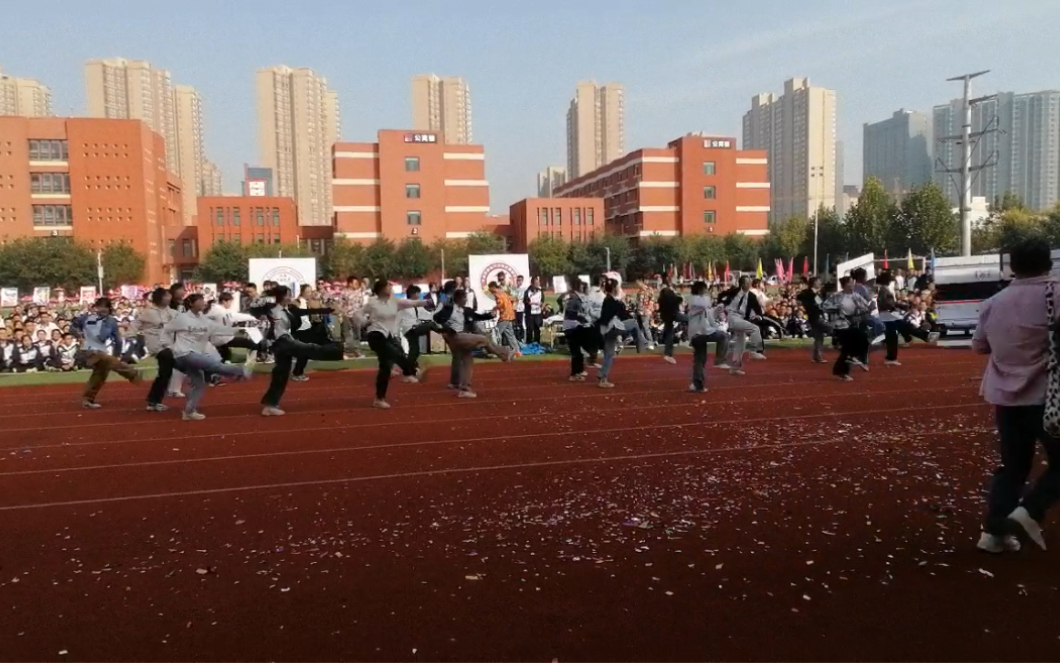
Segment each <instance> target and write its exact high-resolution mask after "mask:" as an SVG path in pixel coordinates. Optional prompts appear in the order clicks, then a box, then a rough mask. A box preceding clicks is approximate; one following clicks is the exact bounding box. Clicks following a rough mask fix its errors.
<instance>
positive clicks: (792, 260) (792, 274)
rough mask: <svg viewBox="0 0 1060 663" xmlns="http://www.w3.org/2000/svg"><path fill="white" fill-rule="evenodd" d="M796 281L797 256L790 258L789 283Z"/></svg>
mask: <svg viewBox="0 0 1060 663" xmlns="http://www.w3.org/2000/svg"><path fill="white" fill-rule="evenodd" d="M794 280H795V256H791V257H790V258H788V283H791V282H792V281H794Z"/></svg>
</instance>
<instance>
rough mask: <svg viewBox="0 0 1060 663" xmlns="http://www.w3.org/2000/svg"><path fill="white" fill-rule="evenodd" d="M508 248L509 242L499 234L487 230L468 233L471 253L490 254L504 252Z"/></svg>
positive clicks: (468, 244) (469, 252)
mask: <svg viewBox="0 0 1060 663" xmlns="http://www.w3.org/2000/svg"><path fill="white" fill-rule="evenodd" d="M507 250H508V247H507V242H505V241H504V238H503V237H501V236H499V235H495V234H493V233H487V232H475V233H471V234H470V235H468V238H467V252H468V254H469V255H476V256H477V255H489V254H491V253H504V252H505V251H507ZM466 270H467V268H465V271H466Z"/></svg>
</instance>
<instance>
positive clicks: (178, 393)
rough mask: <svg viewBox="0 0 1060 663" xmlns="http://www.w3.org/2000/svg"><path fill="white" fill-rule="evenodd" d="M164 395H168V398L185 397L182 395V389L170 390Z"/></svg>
mask: <svg viewBox="0 0 1060 663" xmlns="http://www.w3.org/2000/svg"><path fill="white" fill-rule="evenodd" d="M166 396H169V397H170V398H184V397H185V396H184V392H182V391H171V392H169V393H168V394H166Z"/></svg>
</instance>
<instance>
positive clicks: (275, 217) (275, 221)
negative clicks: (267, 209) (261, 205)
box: [272, 207, 280, 226]
mask: <svg viewBox="0 0 1060 663" xmlns="http://www.w3.org/2000/svg"><path fill="white" fill-rule="evenodd" d="M272 225H274V226H279V225H280V210H278V209H276V208H275V207H273V208H272Z"/></svg>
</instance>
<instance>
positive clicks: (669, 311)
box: [658, 276, 688, 364]
mask: <svg viewBox="0 0 1060 663" xmlns="http://www.w3.org/2000/svg"><path fill="white" fill-rule="evenodd" d="M684 301H685V300H684V298H683V297H682V296H681V295H679V294H677V293H676V292H674V289H673V285H671V283H670V277H669V276H664V277H663V285H662V289H661V290H659V299H658V304H659V318H660V319H662V323H663V359H665V360H666V361H667V362H669V363H671V364H676V363H677V360H676V359H674V324H675V323H677V322H688V319H687V318H684V316H682V315H681V304H683V303H684ZM683 318H684V319H683Z"/></svg>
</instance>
